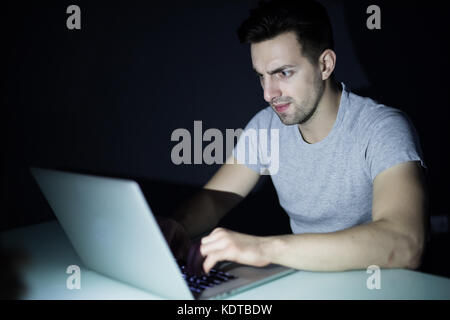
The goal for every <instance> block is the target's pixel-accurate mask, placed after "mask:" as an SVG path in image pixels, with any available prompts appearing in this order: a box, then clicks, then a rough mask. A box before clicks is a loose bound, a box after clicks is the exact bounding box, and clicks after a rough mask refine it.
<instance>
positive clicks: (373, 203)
mask: <svg viewBox="0 0 450 320" xmlns="http://www.w3.org/2000/svg"><path fill="white" fill-rule="evenodd" d="M238 35H239V38H240V41H241V42H243V43H250V50H251V58H252V63H253V69H254V70H255V72H256V73H257V75H258V77H259V80H260V82H261V86H262V89H263V91H264V99H265V101H267V103H269V104H270V106H269V107H267V108H265V109H263V110H261V111H260V112H258V113H257V114H256V115H255V116H254V117H253V119H252V120H251V121H250V122H249V123H248V125H247V126H246V128H245V130H246V131H248V130H250V129H253V130H260V129H267V130H269V131H270V130H271V129H276V130H278V132H279V144H278V145H277V146H278V147H279V170H277V172H276V173H274V174H271V178H272V181H273V183H274V186H275V188H276V191H277V194H278V197H279V200H280V204H281V206H282V207H283V208H284V209H285V211H286V212H287V213H288V215H289V217H290V223H291V228H292V231H293V234H290V235H281V236H270V237H257V236H250V235H246V234H242V233H237V232H233V231H231V230H226V229H224V228H216V229H214V230H213V231H212V232H211V233H210V234H209V235H208V236H206V237H203V238H202V240H201V245H200V253H201V255H202V256H203V257H204V262H203V269H204V271H205V272H209V270H210V269H211V268H212V267H213V266H214V265H215V264H216V263H217V262H219V261H234V262H238V263H242V264H248V265H253V266H265V265H267V264H270V263H275V264H280V265H284V266H288V267H292V268H296V269H303V270H313V271H342V270H349V269H366V268H367V267H368V266H370V265H378V266H379V267H381V268H410V269H415V268H417V267H418V266H419V265H420V262H421V256H422V252H423V248H424V238H425V228H424V221H425V204H426V196H425V188H424V181H423V174H422V167H425V165H424V163H423V161H422V156H421V151H420V146H419V143H418V139H417V137H416V134H415V131H414V128H413V127H412V125H411V124H410V123H409V121H408V118H407V117H406V116H405V115H404V114H403V113H402V112H400V111H399V110H397V109H393V108H389V107H386V106H383V105H380V104H377V103H376V102H375V101H373V100H371V99H368V98H362V97H359V96H357V95H355V94H353V93H351V92H349V91H348V89H347V88H346V87H345V85H344V84H342V85H340V84H338V83H336V82H335V81H334V78H333V71H334V68H335V66H336V53H335V52H334V51H333V38H332V31H331V26H330V22H329V18H328V15H327V13H326V10H325V9H324V8H323V7H322V5H320V4H318V3H316V2H314V1H295V2H287V1H272V2H269V3H260V5H259V7H258V8H256V9H255V10H252V11H250V17H249V18H248V19H247V20H246V21H244V23H243V24H242V25H241V27H240V28H239V29H238ZM244 140H245V139H243V138H241V139H240V140H239V141H238V145H237V146H236V148H235V150H234V152H233V155H232V156H231V157H230V158H229V159H228V160H227V162H226V164H224V165H223V166H222V167H221V168H220V169H219V170H218V172H217V173H216V174H215V175H214V176H213V177H212V178H211V179H210V180H209V182H208V183H207V184H206V185H205V186H204V189H205V190H215V191H222V192H227V193H230V194H237V195H239V196H240V197H242V198H244V197H245V196H246V195H247V194H248V193H249V192H250V191H251V190H252V188H253V187H254V186H255V184H256V183H257V181H258V180H259V178H260V175H261V173H262V172H263V171H264V170H263V169H264V164H263V161H262V159H260V158H259V157H258V163H256V164H251V163H245V162H244V161H242V160H239V159H238V158H239V157H238V155H237V152H236V150H238V149H239V146H240V144H243V143H244V144H245V141H244ZM258 143H259V142H258V141H250V144H253V145H256V146H257V148H259V147H261V146H260V145H258ZM241 147H242V146H241ZM258 154H260V153H258ZM212 207H214V205H212ZM213 211H214V210H212V211H211V212H213ZM219 211H220V210H219ZM197 212H199V211H197ZM203 212H204V211H203ZM211 212H210V213H209V216H208V215H204V216H203V217H201V215H200V214H197V215H196V216H195V215H194V216H190V217H188V218H185V220H181V223H182V225H184V226H185V227H186V228H187V229H188V231H189V232H191V234H192V232H193V230H189V227H188V225H189V223H187V220H190V222H194V224H195V221H197V222H198V224H200V222H204V221H206V220H207V221H208V223H209V225H210V226H213V225H214V224H216V223H217V222H218V221H219V220H220V218H221V217H222V216H223V215H224V214H225V212H226V210H221V211H220V212H219V213H211ZM196 231H199V230H196ZM193 233H195V232H193Z"/></svg>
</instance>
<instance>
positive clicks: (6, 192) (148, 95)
mask: <svg viewBox="0 0 450 320" xmlns="http://www.w3.org/2000/svg"><path fill="white" fill-rule="evenodd" d="M321 2H322V3H324V4H325V6H326V7H327V8H328V10H329V14H330V17H331V20H332V24H333V27H334V37H335V42H336V53H337V57H338V59H337V68H336V79H337V80H338V81H341V82H344V83H345V84H346V85H347V86H348V87H349V88H350V89H352V90H353V91H354V92H356V93H358V94H361V95H365V96H370V97H372V98H374V99H375V100H377V101H379V102H381V103H384V104H386V105H390V106H393V107H397V108H399V109H402V110H404V111H405V112H406V113H407V114H408V115H409V116H410V118H411V119H412V121H413V123H414V124H415V126H416V129H417V130H418V132H419V135H420V138H421V143H422V148H423V151H424V154H425V162H426V164H427V166H428V168H429V170H428V176H427V183H428V189H429V194H430V216H431V218H432V219H431V231H432V233H431V236H432V237H431V242H430V245H429V248H428V250H427V255H426V261H425V264H424V270H425V271H427V272H432V273H436V274H442V275H447V276H450V274H449V271H448V270H449V269H450V268H449V264H448V262H447V261H446V257H447V252H448V245H449V241H448V216H449V209H448V201H447V198H448V191H449V188H448V185H447V182H448V181H449V168H448V163H449V162H450V157H449V151H448V143H447V139H448V137H449V136H450V135H449V128H448V123H449V121H448V118H449V110H448V109H449V103H448V101H449V99H448V98H449V95H450V94H449V90H448V85H449V81H448V80H447V79H448V74H449V72H450V66H449V58H448V57H449V56H450V49H449V41H448V31H449V29H450V28H449V24H448V23H447V20H448V18H447V11H446V10H445V7H443V4H442V2H437V1H427V2H426V3H425V2H418V1H331V0H328V1H325V0H324V1H321ZM255 3H256V1H237V0H235V1H145V2H144V1H118V2H117V3H111V2H109V1H108V2H107V1H53V2H50V1H39V2H36V1H35V2H29V3H25V2H23V1H17V2H13V1H9V2H7V3H4V4H2V6H3V7H2V15H3V17H2V21H1V23H2V25H1V28H2V31H3V37H2V38H3V39H2V42H3V45H2V49H1V50H2V53H3V55H2V56H3V57H2V62H3V63H4V66H3V67H2V89H3V90H2V95H1V115H0V119H1V120H0V121H1V123H0V124H1V128H2V135H1V137H2V141H1V148H2V151H1V152H2V154H3V155H2V158H1V161H2V162H1V202H0V210H1V220H0V230H7V229H11V228H14V227H20V226H24V225H30V224H36V223H40V222H44V221H48V220H52V219H55V217H54V215H53V213H52V212H51V209H50V207H49V206H48V205H47V203H46V201H45V199H44V198H43V196H42V194H41V193H40V191H39V189H38V187H37V185H36V184H35V182H34V181H33V179H32V177H31V175H30V173H29V170H28V168H29V167H30V166H42V167H49V168H70V169H72V170H77V171H90V172H96V173H99V174H108V175H115V176H123V177H134V178H136V179H139V180H142V181H146V182H147V183H149V184H151V185H152V186H153V187H152V190H153V191H154V192H153V194H154V197H155V198H157V199H159V200H158V201H159V203H164V202H165V201H167V202H169V201H172V202H173V201H174V199H173V198H172V196H171V194H173V192H170V191H169V189H170V186H172V187H173V188H183V187H186V188H188V189H189V188H191V189H192V188H195V187H200V186H202V185H203V184H204V183H206V182H207V180H208V179H209V177H211V175H212V174H213V173H214V172H215V171H216V170H217V169H218V167H219V166H218V165H206V164H201V165H198V164H197V165H179V166H177V165H174V164H173V163H172V161H171V158H170V153H171V150H172V147H173V146H174V145H176V142H172V141H171V139H170V137H171V133H172V132H173V131H174V130H175V129H177V128H186V129H188V130H189V131H190V132H191V133H192V134H193V125H194V121H195V120H201V121H202V124H203V132H204V131H205V130H206V129H208V128H218V129H220V130H221V131H222V132H223V133H224V134H225V129H226V128H230V129H237V128H243V127H244V126H245V125H246V123H247V122H248V121H249V120H250V118H251V117H252V116H253V115H254V114H255V113H256V112H258V111H259V110H260V109H261V108H263V107H265V106H266V105H267V104H266V103H265V101H264V100H263V95H262V94H263V93H262V89H261V88H260V86H259V83H258V81H257V79H256V77H255V75H254V72H253V71H252V65H251V59H250V51H249V46H248V45H241V44H239V42H238V39H237V36H236V34H235V30H236V28H237V27H238V26H239V24H240V23H241V22H242V20H243V19H245V18H246V17H247V13H248V9H249V8H252V7H254V5H255ZM71 4H77V5H78V6H80V8H81V30H68V29H67V28H66V19H67V18H68V16H69V15H68V14H66V8H67V7H68V6H69V5H71ZM371 4H377V5H378V6H379V7H380V8H381V27H382V28H381V30H369V29H368V28H367V27H366V19H367V18H368V16H369V14H367V13H366V9H367V7H368V6H369V5H371ZM207 144H208V143H205V144H204V146H205V145H207ZM158 185H163V186H164V187H162V188H157V187H155V186H158ZM168 188H169V189H168ZM183 194H187V193H183ZM176 200H178V199H176ZM267 208H273V210H267ZM235 211H236V212H240V213H242V212H245V215H243V214H238V213H235V212H234V213H232V214H231V215H230V216H229V217H228V218H227V219H228V220H227V223H229V225H230V226H234V227H235V229H237V230H242V231H246V232H251V233H261V234H275V233H281V232H289V226H288V220H287V217H286V214H285V213H283V211H282V210H281V208H280V207H279V205H278V201H277V198H276V194H275V192H274V189H273V185H272V184H271V181H270V179H267V178H266V179H263V180H262V182H261V183H260V184H259V185H258V187H257V188H256V189H255V191H254V192H252V194H251V196H250V198H249V199H248V200H247V201H246V202H244V203H243V204H242V205H241V206H240V207H239V210H235ZM238 222H239V223H238Z"/></svg>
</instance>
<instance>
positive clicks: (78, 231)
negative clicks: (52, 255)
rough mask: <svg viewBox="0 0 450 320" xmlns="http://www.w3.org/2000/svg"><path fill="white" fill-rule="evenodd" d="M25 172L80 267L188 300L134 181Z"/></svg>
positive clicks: (167, 250) (186, 288)
mask: <svg viewBox="0 0 450 320" xmlns="http://www.w3.org/2000/svg"><path fill="white" fill-rule="evenodd" d="M31 172H32V174H33V176H34V177H35V179H36V181H37V183H38V185H39V187H40V188H41V190H42V192H43V194H44V196H45V197H46V199H47V201H48V202H49V204H50V206H51V208H52V209H53V211H54V213H55V215H56V216H57V218H58V220H59V222H60V224H61V226H62V228H63V229H64V231H65V232H66V234H67V236H68V237H69V239H70V241H71V243H72V245H73V246H74V249H75V251H76V252H77V253H78V255H79V256H80V258H81V260H82V261H83V263H84V264H85V265H86V267H88V268H90V269H92V270H95V271H97V272H99V273H102V274H105V275H107V276H110V277H112V278H115V279H118V280H120V281H124V282H127V283H130V284H132V285H134V286H136V287H139V288H142V289H145V290H148V291H151V292H154V293H155V294H157V295H161V296H163V297H166V298H170V299H192V298H193V296H192V294H191V292H190V290H189V289H188V287H187V286H186V284H185V282H184V280H183V278H182V276H181V272H180V270H179V267H178V265H177V263H176V261H175V259H174V257H173V255H172V253H171V252H170V249H169V247H168V245H167V243H166V241H165V239H164V236H163V235H162V233H161V231H160V229H159V227H158V224H157V223H156V221H155V218H154V216H153V214H152V212H151V209H150V207H149V206H148V204H147V201H146V200H145V197H144V195H143V194H142V192H141V189H140V188H139V185H138V184H137V183H136V182H135V181H132V180H126V179H118V178H106V177H98V176H90V175H84V174H76V173H69V172H62V171H56V170H47V169H39V168H31Z"/></svg>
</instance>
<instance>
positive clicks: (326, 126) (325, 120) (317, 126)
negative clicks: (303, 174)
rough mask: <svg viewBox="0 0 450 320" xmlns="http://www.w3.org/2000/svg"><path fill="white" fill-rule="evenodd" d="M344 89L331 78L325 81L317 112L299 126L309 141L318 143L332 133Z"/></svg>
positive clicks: (305, 138)
mask: <svg viewBox="0 0 450 320" xmlns="http://www.w3.org/2000/svg"><path fill="white" fill-rule="evenodd" d="M341 95H342V90H341V88H340V86H339V85H338V84H337V83H334V81H333V80H331V79H329V80H327V81H326V82H325V89H324V92H323V95H322V98H321V99H320V101H319V104H318V105H317V110H316V113H315V114H314V116H313V117H311V119H309V120H308V121H307V122H306V123H303V124H299V125H298V128H299V130H300V133H301V134H302V136H303V139H304V140H305V141H306V142H307V143H310V144H312V143H317V142H319V141H321V140H323V139H325V137H326V136H328V134H329V133H330V131H331V129H332V128H333V125H334V123H335V121H336V118H337V114H338V110H339V104H340V101H341Z"/></svg>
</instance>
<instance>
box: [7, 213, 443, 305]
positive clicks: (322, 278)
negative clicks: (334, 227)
mask: <svg viewBox="0 0 450 320" xmlns="http://www.w3.org/2000/svg"><path fill="white" fill-rule="evenodd" d="M1 236H2V243H3V244H5V245H6V247H14V248H21V249H23V250H24V251H25V252H26V253H27V254H28V257H29V259H30V262H29V263H28V264H27V266H26V267H24V269H23V273H22V275H23V280H24V282H25V285H26V287H27V291H26V294H25V296H24V297H23V299H161V297H159V296H157V295H154V294H152V293H149V292H146V291H143V290H141V289H137V288H134V287H132V286H130V285H128V284H125V283H122V282H119V281H116V280H113V279H111V278H108V277H106V276H103V275H101V274H98V273H97V272H94V271H90V270H86V269H84V268H83V264H82V262H81V261H80V259H79V257H78V256H77V254H76V253H75V251H74V249H73V247H72V245H71V244H70V242H69V240H68V239H67V237H66V235H65V233H64V231H63V230H62V229H61V227H60V225H59V224H58V223H57V222H56V221H54V222H48V223H43V224H39V225H34V226H29V227H25V228H20V229H15V230H10V231H7V232H4V233H2V235H1ZM69 265H78V266H80V268H81V289H80V290H76V289H74V290H69V289H67V288H66V280H67V278H68V277H69V275H68V274H67V273H66V269H67V267H68V266H69ZM370 276H371V275H370V274H368V273H366V271H365V270H360V271H346V272H306V271H298V272H295V273H293V274H290V275H288V276H286V277H283V278H281V279H278V280H275V281H272V282H270V283H267V284H265V285H263V286H260V287H256V288H253V289H251V290H248V291H245V292H243V293H240V294H238V295H235V296H232V297H230V299H244V300H245V299H275V300H276V299H369V300H372V299H450V279H447V278H443V277H438V276H434V275H429V274H425V273H421V272H415V271H411V270H404V269H382V270H381V274H380V280H381V288H380V289H372V290H369V289H368V288H367V285H366V282H367V279H368V278H369V277H370Z"/></svg>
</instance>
